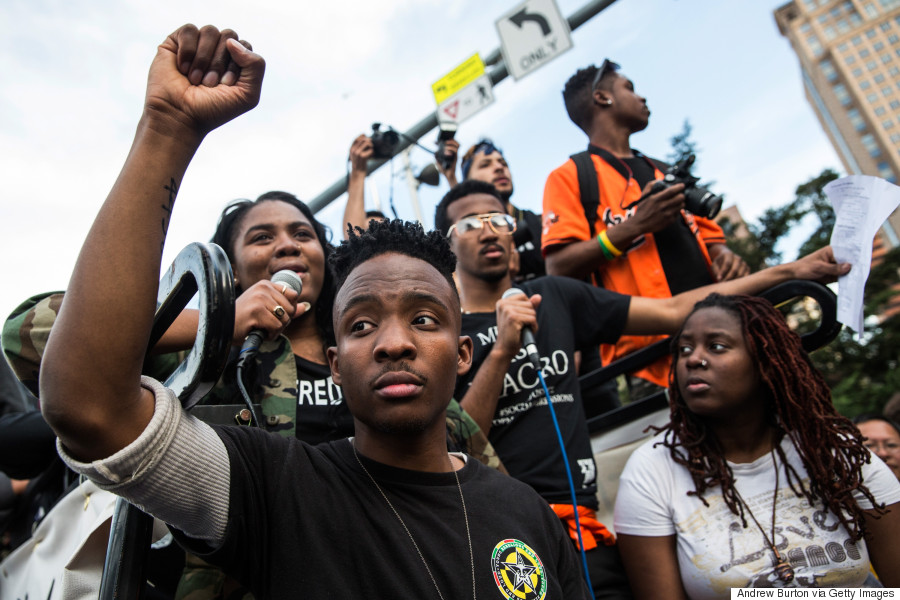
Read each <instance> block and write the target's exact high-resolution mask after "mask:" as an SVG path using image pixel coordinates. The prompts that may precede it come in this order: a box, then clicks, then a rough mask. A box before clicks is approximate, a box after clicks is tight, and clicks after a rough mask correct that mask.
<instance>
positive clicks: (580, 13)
mask: <svg viewBox="0 0 900 600" xmlns="http://www.w3.org/2000/svg"><path fill="white" fill-rule="evenodd" d="M615 1H616V0H594V1H593V2H589V3H587V4H585V5H584V6H582V7H581V8H580V9H578V10H577V11H575V12H574V13H572V14H571V15H570V16H569V17H568V18H567V19H566V21H568V23H569V29H571V30H572V31H575V30H576V29H578V28H579V27H581V26H582V25H584V24H585V23H586V22H587V21H589V20H590V19H592V18H593V17H595V16H596V15H597V14H599V13H600V11H602V10H603V9H605V8H606V7H608V6H609V5H611V4H612V3H613V2H615ZM484 64H485V65H487V66H494V65H496V67H495V68H494V69H493V70H492V71H491V73H490V76H491V84H492V85H497V84H498V83H500V82H501V81H503V80H504V79H506V78H507V77H508V76H509V70H508V69H507V68H506V64H505V63H504V62H503V53H502V52H501V51H500V48H497V49H496V50H494V51H493V52H491V53H490V54H488V55H487V56H486V57H485V58H484ZM437 126H438V121H437V114H436V113H435V112H431V113H429V115H428V116H427V117H425V118H424V119H422V120H421V121H419V122H418V123H416V124H415V125H413V126H412V127H411V128H410V129H409V130H407V131H405V132H404V133H403V134H402V135H401V136H400V144H399V145H398V146H397V148H396V150H395V151H394V156H397V155H398V154H400V153H401V152H403V151H404V150H406V148H408V147H409V146H411V145H413V144H414V143H415V142H416V141H418V140H419V139H420V138H422V137H424V136H425V134H426V133H428V132H429V131H431V130H432V129H434V128H435V127H437ZM388 160H390V159H378V160H370V161H369V164H368V166H367V167H366V173H367V174H371V173H373V172H374V171H376V170H377V169H378V168H380V167H381V165H383V164H384V163H386V162H388ZM346 191H347V177H346V176H345V177H341V178H340V179H338V180H337V181H335V182H334V183H332V184H331V185H330V186H329V187H328V189H326V190H325V191H324V192H322V193H321V194H319V195H318V196H316V197H315V198H313V199H312V200H311V201H310V202H309V203H308V205H309V208H310V210H312V212H313V213H317V212H319V211H320V210H322V209H323V208H325V207H326V206H328V205H329V204H331V203H332V202H333V201H334V200H336V199H337V198H338V197H339V196H340V195H341V194H343V193H344V192H346Z"/></svg>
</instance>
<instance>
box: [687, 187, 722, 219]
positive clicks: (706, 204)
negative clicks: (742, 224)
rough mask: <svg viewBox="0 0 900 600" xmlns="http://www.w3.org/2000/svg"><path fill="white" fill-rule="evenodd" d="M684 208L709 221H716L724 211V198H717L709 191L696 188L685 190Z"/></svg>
mask: <svg viewBox="0 0 900 600" xmlns="http://www.w3.org/2000/svg"><path fill="white" fill-rule="evenodd" d="M684 207H685V208H686V209H688V210H689V211H691V212H692V213H694V214H695V215H697V216H698V217H706V218H707V219H715V218H716V215H718V214H719V211H720V210H721V209H722V196H716V195H715V194H713V193H712V192H710V191H709V190H708V189H706V188H704V187H700V186H695V187H692V188H690V189H686V190H684Z"/></svg>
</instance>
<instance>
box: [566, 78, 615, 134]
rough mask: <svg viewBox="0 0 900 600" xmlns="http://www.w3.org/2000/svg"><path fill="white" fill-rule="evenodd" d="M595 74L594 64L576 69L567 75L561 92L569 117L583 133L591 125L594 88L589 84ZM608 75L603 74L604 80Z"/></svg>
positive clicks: (592, 81)
mask: <svg viewBox="0 0 900 600" xmlns="http://www.w3.org/2000/svg"><path fill="white" fill-rule="evenodd" d="M596 76H597V67H596V66H595V65H591V66H589V67H585V68H583V69H578V70H577V71H575V74H574V75H572V76H571V77H569V80H568V81H567V82H566V86H565V87H564V88H563V92H562V96H563V102H564V103H565V105H566V112H567V113H568V115H569V119H571V120H572V122H573V123H575V124H576V125H578V128H579V129H581V130H582V131H583V132H585V133H588V129H590V126H591V114H592V113H593V107H594V90H593V89H591V84H593V83H594V77H596ZM608 77H609V76H605V77H604V80H605V79H607V78H608Z"/></svg>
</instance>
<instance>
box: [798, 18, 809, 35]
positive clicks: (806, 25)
mask: <svg viewBox="0 0 900 600" xmlns="http://www.w3.org/2000/svg"><path fill="white" fill-rule="evenodd" d="M810 29H812V27H810V26H809V21H807V22H806V23H804V24H803V25H801V26H800V33H803V34H806V33H809V30H810Z"/></svg>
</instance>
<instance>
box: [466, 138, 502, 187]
mask: <svg viewBox="0 0 900 600" xmlns="http://www.w3.org/2000/svg"><path fill="white" fill-rule="evenodd" d="M479 152H480V153H482V154H484V155H485V156H488V155H489V154H493V153H494V152H496V153H497V154H499V155H500V156H503V151H502V150H500V148H498V147H497V146H495V145H494V142H492V141H491V140H481V141H480V142H478V143H477V144H476V145H475V149H474V150H473V151H472V155H471V156H469V158H468V159H466V160H464V161H463V163H462V166H461V167H460V168H461V169H462V176H463V179H466V178H468V176H469V169H471V168H472V161H473V160H475V156H476V155H477V154H478V153H479Z"/></svg>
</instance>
